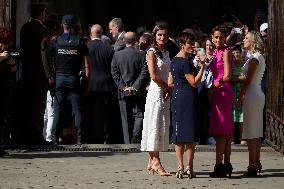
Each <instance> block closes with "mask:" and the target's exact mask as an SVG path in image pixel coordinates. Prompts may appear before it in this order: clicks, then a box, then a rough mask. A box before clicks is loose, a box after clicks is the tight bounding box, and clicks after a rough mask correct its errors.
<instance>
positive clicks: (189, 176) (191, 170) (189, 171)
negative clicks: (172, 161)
mask: <svg viewBox="0 0 284 189" xmlns="http://www.w3.org/2000/svg"><path fill="white" fill-rule="evenodd" d="M186 174H187V175H188V178H189V179H192V178H196V174H195V173H194V171H193V169H192V168H190V167H189V166H187V167H186Z"/></svg>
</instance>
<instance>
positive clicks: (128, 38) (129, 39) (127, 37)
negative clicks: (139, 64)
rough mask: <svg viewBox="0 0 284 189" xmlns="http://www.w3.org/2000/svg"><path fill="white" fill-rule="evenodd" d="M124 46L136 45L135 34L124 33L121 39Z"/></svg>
mask: <svg viewBox="0 0 284 189" xmlns="http://www.w3.org/2000/svg"><path fill="white" fill-rule="evenodd" d="M123 40H124V42H125V44H126V46H127V45H134V44H135V43H136V34H135V33H134V32H126V33H125V34H124V38H123Z"/></svg>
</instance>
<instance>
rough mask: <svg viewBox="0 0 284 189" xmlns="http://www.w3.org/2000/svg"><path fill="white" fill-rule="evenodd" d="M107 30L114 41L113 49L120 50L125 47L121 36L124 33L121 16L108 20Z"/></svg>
mask: <svg viewBox="0 0 284 189" xmlns="http://www.w3.org/2000/svg"><path fill="white" fill-rule="evenodd" d="M109 32H110V33H111V34H112V37H113V39H114V40H115V43H114V44H113V48H114V51H120V50H122V49H124V48H125V43H124V42H123V37H124V34H125V31H124V25H123V22H122V19H121V18H114V19H112V20H111V21H110V22H109Z"/></svg>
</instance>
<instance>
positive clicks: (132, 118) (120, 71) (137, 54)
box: [111, 32, 148, 144]
mask: <svg viewBox="0 0 284 189" xmlns="http://www.w3.org/2000/svg"><path fill="white" fill-rule="evenodd" d="M123 41H124V42H125V44H126V48H125V49H123V50H121V51H119V52H115V54H114V56H113V59H112V62H111V73H112V77H113V79H114V81H115V83H116V85H117V86H118V99H119V106H120V113H121V121H122V128H123V136H124V143H125V144H129V143H130V142H131V143H140V141H141V135H142V126H143V113H144V107H145V99H146V86H147V81H148V69H147V64H146V60H145V59H146V57H145V52H143V51H139V50H138V49H136V48H135V42H136V35H135V33H133V32H127V33H126V34H125V35H124V39H123Z"/></svg>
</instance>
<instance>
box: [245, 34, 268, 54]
mask: <svg viewBox="0 0 284 189" xmlns="http://www.w3.org/2000/svg"><path fill="white" fill-rule="evenodd" d="M249 33H250V34H251V40H252V44H251V51H252V52H260V53H261V54H263V53H264V48H265V46H264V42H263V40H262V38H261V34H260V33H259V32H258V31H255V30H252V31H249Z"/></svg>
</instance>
